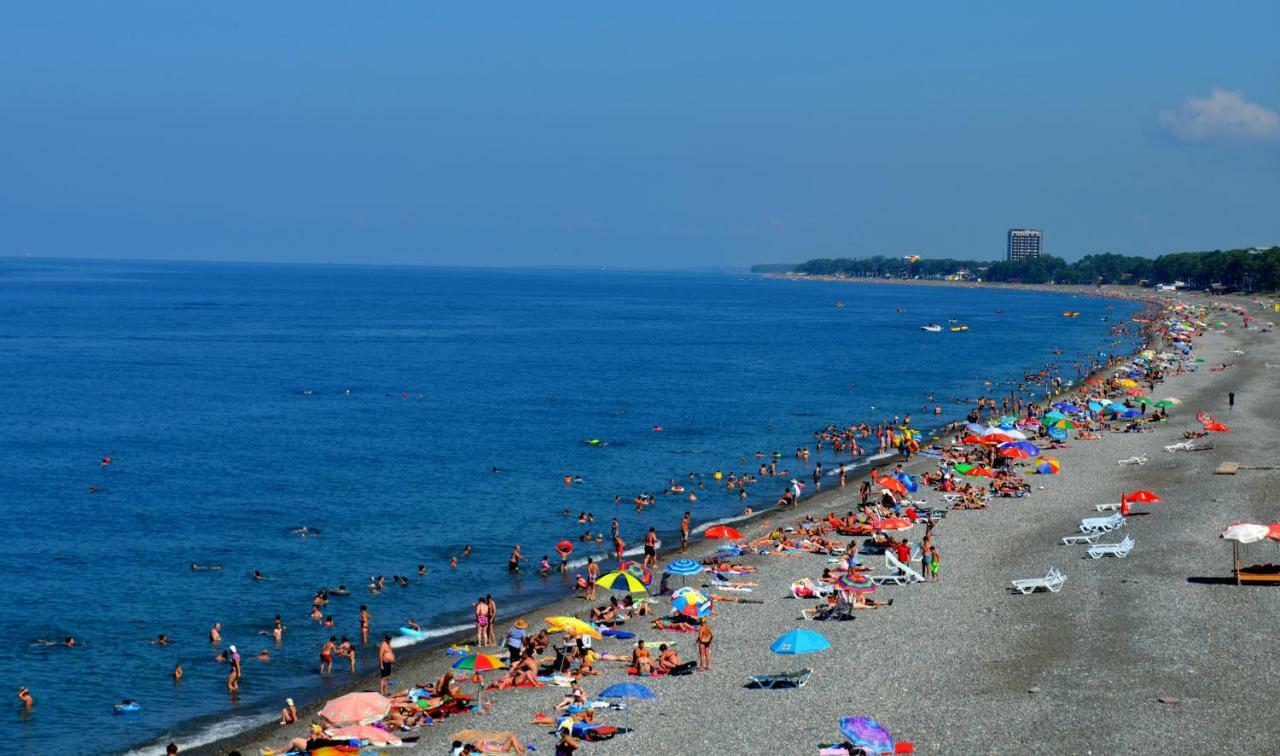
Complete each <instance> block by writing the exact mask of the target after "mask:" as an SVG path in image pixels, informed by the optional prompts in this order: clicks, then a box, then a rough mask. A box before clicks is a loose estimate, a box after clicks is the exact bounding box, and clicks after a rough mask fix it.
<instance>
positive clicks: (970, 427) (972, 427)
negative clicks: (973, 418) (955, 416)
mask: <svg viewBox="0 0 1280 756" xmlns="http://www.w3.org/2000/svg"><path fill="white" fill-rule="evenodd" d="M964 429H965V430H967V431H969V432H970V433H973V434H976V435H979V436H981V435H982V432H983V431H985V430H987V426H985V425H981V424H979V423H969V424H967V425H965V426H964Z"/></svg>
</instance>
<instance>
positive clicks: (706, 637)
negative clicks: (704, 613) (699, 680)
mask: <svg viewBox="0 0 1280 756" xmlns="http://www.w3.org/2000/svg"><path fill="white" fill-rule="evenodd" d="M715 637H716V636H715V632H714V631H712V629H711V625H710V624H709V623H708V622H707V621H706V620H705V619H704V620H700V621H699V622H698V669H700V670H703V671H704V672H710V671H711V642H712V641H713V640H715Z"/></svg>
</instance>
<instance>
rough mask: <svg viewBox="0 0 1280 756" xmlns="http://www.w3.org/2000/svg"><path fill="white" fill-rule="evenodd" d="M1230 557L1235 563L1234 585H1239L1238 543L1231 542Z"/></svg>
mask: <svg viewBox="0 0 1280 756" xmlns="http://www.w3.org/2000/svg"><path fill="white" fill-rule="evenodd" d="M1231 557H1232V561H1233V562H1235V573H1236V585H1240V542H1239V541H1232V542H1231Z"/></svg>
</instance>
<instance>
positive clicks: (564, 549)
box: [556, 541, 573, 557]
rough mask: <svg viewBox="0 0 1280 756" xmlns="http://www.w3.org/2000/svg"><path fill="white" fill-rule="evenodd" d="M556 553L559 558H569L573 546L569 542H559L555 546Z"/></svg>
mask: <svg viewBox="0 0 1280 756" xmlns="http://www.w3.org/2000/svg"><path fill="white" fill-rule="evenodd" d="M556 553H558V554H559V555H560V556H566V557H567V556H569V555H570V554H572V553H573V544H572V543H570V542H569V541H561V542H560V543H557V544H556Z"/></svg>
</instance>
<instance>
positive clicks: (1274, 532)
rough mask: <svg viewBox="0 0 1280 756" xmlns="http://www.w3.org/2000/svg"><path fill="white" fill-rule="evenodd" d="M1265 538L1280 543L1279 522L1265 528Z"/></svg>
mask: <svg viewBox="0 0 1280 756" xmlns="http://www.w3.org/2000/svg"><path fill="white" fill-rule="evenodd" d="M1267 538H1270V539H1271V540H1273V541H1280V522H1273V523H1271V524H1270V525H1268V526H1267Z"/></svg>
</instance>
